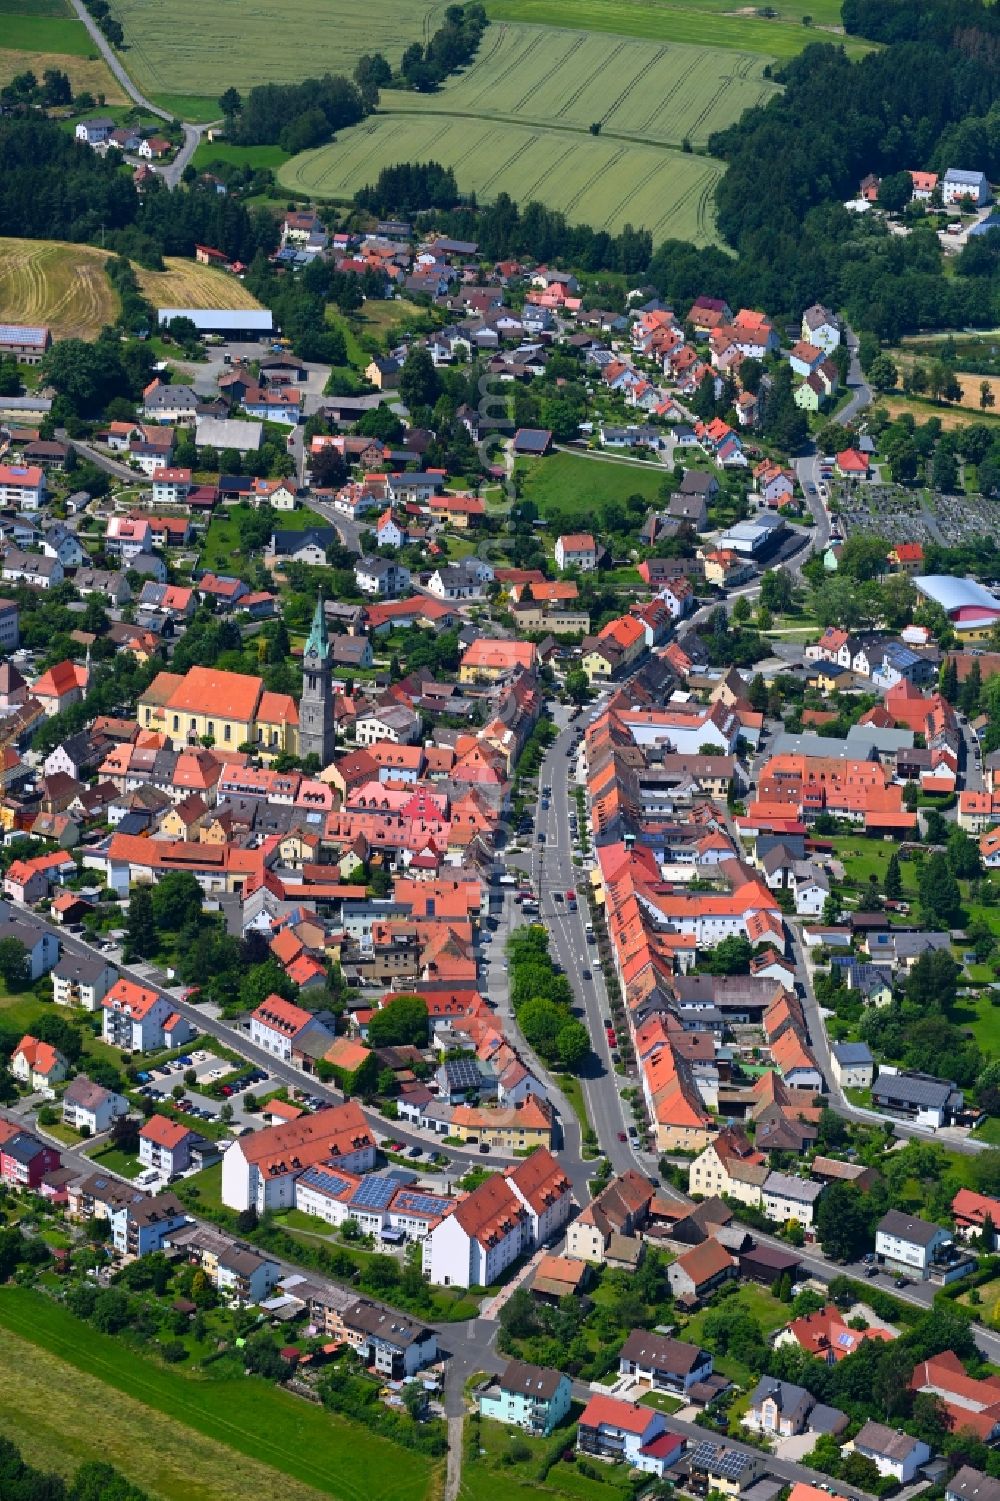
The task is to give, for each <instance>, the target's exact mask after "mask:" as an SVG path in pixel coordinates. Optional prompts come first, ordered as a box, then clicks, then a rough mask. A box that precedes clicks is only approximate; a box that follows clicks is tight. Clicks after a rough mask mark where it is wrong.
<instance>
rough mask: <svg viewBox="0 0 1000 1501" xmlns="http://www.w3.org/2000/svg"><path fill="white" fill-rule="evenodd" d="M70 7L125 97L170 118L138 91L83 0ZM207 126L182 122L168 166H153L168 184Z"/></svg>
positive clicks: (174, 183) (176, 176)
mask: <svg viewBox="0 0 1000 1501" xmlns="http://www.w3.org/2000/svg"><path fill="white" fill-rule="evenodd" d="M73 9H74V10H75V11H76V13H77V15H78V16H79V18H80V20H81V21H82V22H83V24H84V26H86V28H87V30H88V32H89V33H90V37H91V40H92V41H93V43H94V45H95V47H96V48H97V50H98V51H99V52H100V54H101V56H102V57H103V58H104V61H105V62H106V63H107V65H108V67H109V68H110V69H111V71H112V73H113V74H114V76H115V78H116V79H117V80H118V82H119V83H120V84H121V86H122V88H123V89H124V90H125V92H126V94H127V95H128V96H129V98H130V99H131V100H132V101H133V102H134V103H135V104H138V106H139V107H140V109H145V110H148V111H149V113H150V114H151V115H156V116H157V118H158V119H160V120H172V119H173V118H174V117H173V115H172V114H170V112H169V110H165V109H161V108H160V106H159V105H158V104H154V103H153V102H152V100H151V99H147V98H146V96H145V94H143V93H141V92H140V90H139V89H138V88H137V86H136V85H135V84H134V83H133V82H132V80H131V78H130V77H129V75H128V73H127V72H126V71H125V66H124V64H123V63H122V61H121V59H120V58H119V56H118V54H117V53H116V52H115V50H114V48H113V47H112V45H111V43H110V42H109V41H108V39H107V37H106V36H105V35H104V32H103V31H102V30H101V28H100V27H99V26H98V24H97V22H96V21H95V20H94V18H93V16H92V15H91V14H90V12H89V11H88V9H87V7H86V6H85V5H84V3H83V0H73ZM207 129H208V126H207V125H188V124H185V125H184V144H183V146H182V147H181V149H180V151H179V152H178V153H177V156H176V158H175V159H174V161H172V162H171V163H170V164H169V166H166V167H163V168H159V169H157V170H158V171H159V175H160V176H161V177H162V178H163V180H164V182H165V183H166V184H167V187H168V188H175V187H176V186H177V184H178V183H179V182H180V178H181V173H182V172H183V171H184V168H185V167H186V166H187V164H188V162H189V161H190V160H191V158H192V156H193V155H194V153H195V151H196V150H197V148H198V145H199V143H200V141H201V138H202V136H203V135H204V133H205V131H206V130H207Z"/></svg>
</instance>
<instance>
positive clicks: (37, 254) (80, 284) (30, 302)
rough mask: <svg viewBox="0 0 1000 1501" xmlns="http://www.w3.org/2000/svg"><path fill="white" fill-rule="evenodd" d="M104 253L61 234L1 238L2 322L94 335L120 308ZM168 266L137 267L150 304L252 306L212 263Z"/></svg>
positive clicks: (64, 335) (171, 261)
mask: <svg viewBox="0 0 1000 1501" xmlns="http://www.w3.org/2000/svg"><path fill="white" fill-rule="evenodd" d="M107 259H108V252H106V251H103V250H98V249H96V248H95V247H94V246H91V245H68V244H65V243H64V242H63V241H61V240H15V239H3V238H0V320H2V319H10V320H11V321H13V322H15V323H44V324H47V325H48V327H49V328H51V330H52V336H53V338H57V339H92V338H94V337H95V336H96V335H97V334H98V333H99V332H100V331H101V329H102V328H103V327H104V325H105V324H106V323H112V322H113V321H114V319H115V317H116V316H117V313H118V298H117V297H116V295H115V293H114V291H113V290H112V287H111V283H110V282H109V281H108V278H107V276H106V275H105V272H104V263H105V261H106V260H107ZM165 264H166V267H167V269H166V271H146V270H144V269H143V267H141V266H137V267H136V274H137V275H138V277H139V281H140V283H141V285H142V290H143V293H144V295H145V296H146V297H147V298H148V299H149V301H150V302H151V303H152V304H153V306H154V307H183V308H206V307H221V308H255V307H259V306H260V304H259V303H258V302H257V301H256V300H255V298H253V297H251V295H250V293H249V292H248V291H247V290H246V289H245V288H244V286H243V284H242V282H239V281H237V280H236V277H235V276H229V275H227V273H226V272H224V271H216V270H215V269H214V268H213V267H211V266H199V265H197V264H196V263H195V262H194V261H185V260H181V259H179V258H176V257H173V256H168V257H167V258H166V262H165Z"/></svg>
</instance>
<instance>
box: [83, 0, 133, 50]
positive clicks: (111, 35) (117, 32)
mask: <svg viewBox="0 0 1000 1501" xmlns="http://www.w3.org/2000/svg"><path fill="white" fill-rule="evenodd" d="M83 3H84V5H85V6H86V7H87V9H88V10H89V11H90V14H91V15H92V16H93V18H94V20H95V21H96V22H97V24H98V26H99V27H100V28H101V30H102V31H103V32H104V35H105V36H106V37H107V39H108V41H109V42H110V43H111V45H112V47H121V46H123V45H124V42H125V32H124V31H123V29H122V24H121V22H120V21H116V20H115V18H114V16H113V15H112V14H111V6H110V5H109V4H108V0H83Z"/></svg>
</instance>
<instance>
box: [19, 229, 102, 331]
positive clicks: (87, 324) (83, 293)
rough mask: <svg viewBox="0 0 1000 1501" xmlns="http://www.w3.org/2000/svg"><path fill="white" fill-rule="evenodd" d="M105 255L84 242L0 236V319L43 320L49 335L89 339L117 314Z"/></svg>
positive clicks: (30, 321)
mask: <svg viewBox="0 0 1000 1501" xmlns="http://www.w3.org/2000/svg"><path fill="white" fill-rule="evenodd" d="M106 260H107V255H106V254H105V253H104V251H102V250H95V249H94V248H93V247H92V246H89V245H67V244H64V243H62V242H61V241H59V240H11V239H0V319H8V320H10V321H12V322H14V323H45V324H47V325H48V326H49V328H51V330H52V334H53V337H54V338H60V339H92V338H94V337H95V336H96V335H97V334H98V333H99V332H100V330H101V329H102V328H103V327H104V325H105V324H106V323H111V322H113V321H114V319H115V317H116V316H117V313H118V298H117V297H116V296H115V293H114V292H113V291H112V288H111V283H110V282H109V281H108V278H107V277H106V276H105V274H104V262H105V261H106Z"/></svg>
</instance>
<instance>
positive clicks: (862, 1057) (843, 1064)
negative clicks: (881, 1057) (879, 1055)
mask: <svg viewBox="0 0 1000 1501" xmlns="http://www.w3.org/2000/svg"><path fill="white" fill-rule="evenodd" d="M830 1067H831V1071H832V1073H833V1077H834V1078H835V1079H836V1081H837V1083H838V1084H839V1085H840V1087H841V1088H842V1089H870V1088H871V1082H872V1079H873V1077H874V1073H875V1060H874V1058H873V1057H872V1052H871V1048H870V1047H869V1046H868V1044H867V1043H866V1042H835V1043H833V1045H832V1046H831V1048H830Z"/></svg>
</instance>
